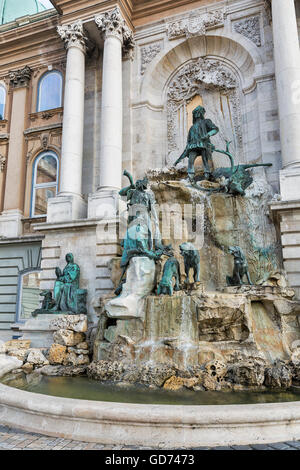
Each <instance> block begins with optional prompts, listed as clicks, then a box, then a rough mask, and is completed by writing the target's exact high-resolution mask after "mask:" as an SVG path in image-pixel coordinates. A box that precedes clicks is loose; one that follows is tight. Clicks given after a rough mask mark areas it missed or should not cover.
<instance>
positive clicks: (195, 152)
mask: <svg viewBox="0 0 300 470" xmlns="http://www.w3.org/2000/svg"><path fill="white" fill-rule="evenodd" d="M204 115H205V109H204V108H203V106H197V108H195V109H194V111H193V125H192V127H191V128H190V130H189V134H188V139H187V145H186V148H185V150H184V152H183V154H182V155H181V156H180V157H179V158H178V160H177V161H176V162H175V166H176V165H178V163H179V162H181V161H182V160H184V159H185V158H188V161H189V163H188V176H189V179H190V181H191V182H194V180H195V160H196V158H197V157H199V156H201V157H202V162H203V166H204V177H205V179H209V177H210V175H211V168H210V165H209V162H210V161H211V160H212V152H213V151H214V145H213V144H212V143H211V141H210V138H211V137H212V136H214V135H216V134H217V133H218V132H219V129H218V127H217V126H216V125H215V124H214V123H213V122H212V121H211V120H210V119H205V117H204Z"/></svg>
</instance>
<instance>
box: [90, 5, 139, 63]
mask: <svg viewBox="0 0 300 470" xmlns="http://www.w3.org/2000/svg"><path fill="white" fill-rule="evenodd" d="M95 22H96V25H97V26H98V28H99V30H100V32H101V33H102V35H103V37H104V38H107V37H109V36H113V37H116V38H118V39H119V40H120V41H121V43H122V45H123V50H124V52H125V53H127V54H128V53H129V51H131V50H133V49H134V46H135V43H134V38H133V32H132V31H131V29H130V28H129V27H128V26H127V24H126V22H125V20H124V18H123V16H122V13H121V10H120V8H119V7H116V8H114V9H113V10H110V11H106V12H105V13H103V14H102V15H99V16H96V17H95Z"/></svg>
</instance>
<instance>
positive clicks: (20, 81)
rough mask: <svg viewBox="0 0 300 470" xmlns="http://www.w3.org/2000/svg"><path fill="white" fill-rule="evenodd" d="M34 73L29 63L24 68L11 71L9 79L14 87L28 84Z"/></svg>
mask: <svg viewBox="0 0 300 470" xmlns="http://www.w3.org/2000/svg"><path fill="white" fill-rule="evenodd" d="M31 75H32V69H31V68H30V67H28V66H27V65H26V66H25V67H23V68H22V69H19V70H15V71H11V72H9V81H10V84H11V86H13V87H14V88H20V87H24V86H28V84H29V82H30V79H31Z"/></svg>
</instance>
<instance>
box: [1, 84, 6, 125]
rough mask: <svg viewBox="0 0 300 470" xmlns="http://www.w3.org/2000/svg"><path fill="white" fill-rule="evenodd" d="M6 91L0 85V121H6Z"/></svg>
mask: <svg viewBox="0 0 300 470" xmlns="http://www.w3.org/2000/svg"><path fill="white" fill-rule="evenodd" d="M5 98H6V90H5V88H4V86H2V85H0V120H2V119H4V111H5Z"/></svg>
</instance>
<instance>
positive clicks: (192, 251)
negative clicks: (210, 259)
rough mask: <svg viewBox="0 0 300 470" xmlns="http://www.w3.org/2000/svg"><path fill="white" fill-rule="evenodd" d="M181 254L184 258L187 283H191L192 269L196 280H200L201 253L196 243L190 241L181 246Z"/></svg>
mask: <svg viewBox="0 0 300 470" xmlns="http://www.w3.org/2000/svg"><path fill="white" fill-rule="evenodd" d="M179 249H180V254H181V256H182V257H183V260H184V270H185V276H186V277H185V284H189V274H190V270H191V269H192V270H193V275H194V282H200V255H199V251H198V250H196V248H195V247H194V245H193V244H192V243H190V242H185V243H182V244H181V245H180V246H179Z"/></svg>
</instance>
